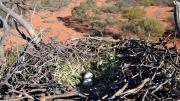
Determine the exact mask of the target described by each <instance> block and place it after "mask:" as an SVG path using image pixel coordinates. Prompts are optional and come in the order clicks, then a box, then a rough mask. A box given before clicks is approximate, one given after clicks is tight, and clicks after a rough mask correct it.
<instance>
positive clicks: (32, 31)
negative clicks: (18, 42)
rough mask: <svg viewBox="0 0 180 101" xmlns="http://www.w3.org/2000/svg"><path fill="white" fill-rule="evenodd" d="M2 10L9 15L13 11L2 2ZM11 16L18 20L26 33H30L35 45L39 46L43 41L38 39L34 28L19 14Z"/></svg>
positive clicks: (0, 7)
mask: <svg viewBox="0 0 180 101" xmlns="http://www.w3.org/2000/svg"><path fill="white" fill-rule="evenodd" d="M0 9H2V10H3V11H4V12H6V13H8V12H11V10H10V9H9V8H7V7H6V6H5V5H4V4H3V3H2V1H0ZM10 16H12V17H13V18H14V19H16V20H17V21H18V22H19V23H20V24H21V25H22V26H23V27H24V28H25V29H26V31H27V32H28V33H29V35H30V36H31V38H32V41H33V42H34V43H35V44H39V42H40V41H41V40H40V38H39V37H38V34H37V33H36V32H35V30H34V29H33V28H32V26H31V25H30V24H29V23H28V22H26V21H25V20H24V19H23V18H22V17H21V16H19V15H18V14H16V13H15V12H11V13H10Z"/></svg>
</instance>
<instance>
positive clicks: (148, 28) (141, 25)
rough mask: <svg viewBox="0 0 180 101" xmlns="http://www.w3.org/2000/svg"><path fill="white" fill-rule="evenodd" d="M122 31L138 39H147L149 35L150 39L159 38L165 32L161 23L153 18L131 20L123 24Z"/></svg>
mask: <svg viewBox="0 0 180 101" xmlns="http://www.w3.org/2000/svg"><path fill="white" fill-rule="evenodd" d="M124 29H125V31H128V32H131V33H132V34H135V35H137V36H139V37H147V36H148V35H149V34H150V36H152V37H159V36H161V35H162V34H163V33H164V31H165V28H164V26H163V24H162V22H161V21H159V20H157V19H153V18H143V19H138V20H131V21H129V22H127V23H126V24H125V26H124Z"/></svg>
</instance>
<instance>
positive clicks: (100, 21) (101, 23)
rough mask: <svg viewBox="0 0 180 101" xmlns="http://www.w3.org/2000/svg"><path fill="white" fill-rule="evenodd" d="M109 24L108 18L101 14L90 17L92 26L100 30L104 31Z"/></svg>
mask: <svg viewBox="0 0 180 101" xmlns="http://www.w3.org/2000/svg"><path fill="white" fill-rule="evenodd" d="M107 24H108V22H107V19H105V18H103V17H100V16H95V17H92V18H91V19H90V25H91V27H92V28H93V29H94V30H96V31H99V32H103V31H104V28H105V26H106V25H107Z"/></svg>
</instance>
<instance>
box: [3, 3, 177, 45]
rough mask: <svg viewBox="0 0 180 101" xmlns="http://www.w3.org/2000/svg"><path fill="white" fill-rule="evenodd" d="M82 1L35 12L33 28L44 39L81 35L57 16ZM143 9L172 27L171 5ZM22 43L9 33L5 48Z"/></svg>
mask: <svg viewBox="0 0 180 101" xmlns="http://www.w3.org/2000/svg"><path fill="white" fill-rule="evenodd" d="M83 1H84V0H72V2H71V3H70V4H69V5H67V6H65V7H64V8H62V9H60V10H58V11H54V12H51V11H47V10H44V11H39V12H35V13H34V15H33V17H32V21H31V22H32V26H33V28H35V29H36V30H37V31H38V32H39V31H40V32H42V36H43V39H44V40H48V39H49V38H53V39H56V40H59V41H66V40H68V39H72V38H80V37H83V35H84V33H80V32H77V31H75V30H73V29H72V28H67V27H66V26H65V25H64V22H62V21H58V20H57V17H68V16H71V15H72V14H71V10H72V8H73V7H75V6H78V5H79V4H80V3H81V2H83ZM104 1H105V0H97V5H98V6H102V5H104ZM144 9H145V11H146V15H147V16H149V17H153V18H157V19H160V20H161V21H163V23H164V25H165V27H166V28H167V29H169V28H170V29H171V28H172V25H171V24H170V23H169V22H167V17H168V16H169V15H171V12H170V10H172V8H171V7H163V6H149V7H145V8H144ZM24 43H25V42H24V41H23V40H22V39H21V38H18V37H16V36H14V35H10V36H9V39H8V40H7V42H6V43H5V49H7V48H10V47H16V45H17V44H24ZM177 46H178V47H180V40H179V39H178V41H177Z"/></svg>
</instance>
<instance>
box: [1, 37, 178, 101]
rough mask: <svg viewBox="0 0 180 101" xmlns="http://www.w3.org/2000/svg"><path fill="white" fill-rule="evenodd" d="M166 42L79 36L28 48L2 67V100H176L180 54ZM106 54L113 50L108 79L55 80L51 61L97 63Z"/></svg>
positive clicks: (99, 77)
mask: <svg viewBox="0 0 180 101" xmlns="http://www.w3.org/2000/svg"><path fill="white" fill-rule="evenodd" d="M165 43H166V42H165V41H163V42H158V43H150V42H148V41H144V40H109V39H108V40H107V39H104V38H82V39H76V40H71V41H68V42H66V43H58V42H55V41H51V42H50V43H48V44H42V47H41V49H40V50H36V49H34V48H33V47H30V46H26V49H25V50H23V51H19V52H18V56H17V59H15V60H14V61H13V63H11V64H7V65H2V66H1V68H5V70H4V71H3V72H2V73H1V82H0V95H1V96H0V99H1V100H0V101H7V100H9V101H20V100H22V101H26V100H29V101H30V100H35V101H57V100H58V99H61V100H62V99H66V100H67V99H71V100H112V101H113V100H122V101H123V100H136V101H139V100H141V101H156V100H159V101H161V100H167V101H169V100H172V101H176V100H178V99H180V72H179V71H180V69H179V68H180V53H179V52H178V49H177V48H176V47H175V46H174V47H173V48H167V47H166V45H165ZM105 52H114V53H115V61H114V62H113V63H114V64H115V67H116V68H115V69H113V72H112V73H111V72H110V71H111V65H110V66H109V67H108V68H107V69H106V71H105V72H107V73H109V74H108V75H112V76H113V79H110V80H107V79H109V78H108V77H107V74H103V75H100V76H98V77H94V79H93V85H92V86H89V87H84V86H83V85H81V84H80V85H79V86H77V87H76V88H70V87H68V86H66V84H63V83H57V82H56V81H55V80H54V70H55V69H56V67H55V66H54V62H55V61H59V62H63V61H66V60H67V59H69V58H71V59H72V58H73V57H75V56H79V57H81V58H84V59H87V60H88V59H95V60H96V61H99V60H100V59H102V58H103V57H104V56H103V53H105ZM68 61H69V60H68ZM3 66H4V67H3ZM100 68H103V67H100ZM106 81H108V82H106Z"/></svg>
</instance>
